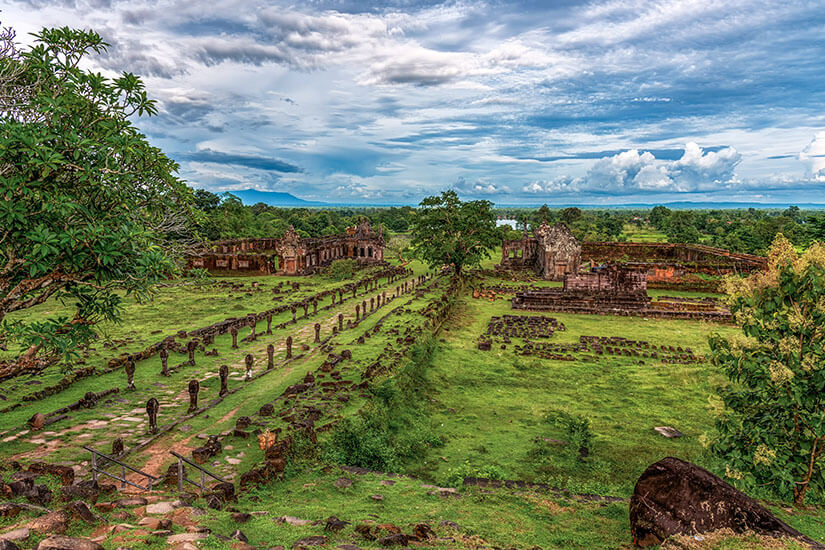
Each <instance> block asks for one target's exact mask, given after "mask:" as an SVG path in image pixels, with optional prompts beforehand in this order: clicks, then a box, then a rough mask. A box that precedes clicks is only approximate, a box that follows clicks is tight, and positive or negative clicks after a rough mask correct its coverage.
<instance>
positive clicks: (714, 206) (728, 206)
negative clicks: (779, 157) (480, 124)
mask: <svg viewBox="0 0 825 550" xmlns="http://www.w3.org/2000/svg"><path fill="white" fill-rule="evenodd" d="M659 205H661V206H667V207H668V208H671V209H673V210H737V209H748V208H755V209H757V210H760V209H762V210H765V209H771V210H775V209H782V208H787V207H788V206H791V205H795V206H798V207H799V208H801V209H803V210H823V209H825V204H822V203H799V202H798V203H792V202H779V203H766V202H691V201H676V202H651V203H642V202H640V203H624V204H581V203H569V204H549V203H548V204H547V206H548V207H549V208H565V207H568V206H578V207H579V208H585V209H601V210H631V209H634V210H649V209H651V208H653V207H654V206H659ZM495 206H496V208H538V207H539V206H540V205H539V204H538V203H535V204H501V203H496V205H495Z"/></svg>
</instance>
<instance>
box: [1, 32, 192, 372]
mask: <svg viewBox="0 0 825 550" xmlns="http://www.w3.org/2000/svg"><path fill="white" fill-rule="evenodd" d="M1 39H2V41H4V43H5V44H4V45H5V47H4V48H2V50H3V52H4V53H3V57H2V58H0V73H2V74H3V75H4V76H5V77H6V78H3V79H0V87H2V89H0V159H2V161H0V197H2V198H3V200H0V242H2V247H0V321H3V319H4V318H5V316H6V315H7V314H8V313H11V312H14V311H17V310H22V309H27V308H30V307H32V306H35V305H37V304H41V303H43V302H45V301H46V300H48V299H49V298H51V297H53V296H54V297H57V298H59V299H60V300H62V301H64V302H71V303H73V304H74V315H73V316H72V317H71V318H70V317H68V316H64V317H54V318H51V319H48V320H46V321H44V322H38V323H27V322H24V321H18V322H15V323H4V325H3V328H4V330H5V331H6V332H7V333H8V334H9V335H10V336H11V338H13V339H15V340H17V341H18V342H19V343H21V344H23V345H24V346H30V347H29V351H28V352H27V354H26V356H27V357H32V356H33V355H34V354H36V353H37V352H38V351H39V350H40V349H44V350H47V351H53V352H54V351H56V352H59V353H61V354H62V355H63V356H64V359H66V360H68V359H70V358H71V357H72V355H73V350H75V349H76V347H77V346H78V345H79V344H81V343H83V342H85V341H87V340H88V339H89V338H90V337H91V336H92V334H93V332H92V328H91V327H92V326H93V325H94V324H95V323H97V322H99V321H101V320H115V319H117V318H118V316H119V313H120V311H121V299H122V294H121V292H122V291H125V293H126V294H127V295H128V294H133V295H135V296H136V297H138V298H139V299H145V298H146V297H148V296H149V294H150V291H151V288H152V286H153V285H154V284H156V283H157V282H159V281H161V280H163V279H164V278H166V277H168V276H169V275H171V274H174V273H176V271H177V268H176V264H175V261H174V253H175V250H176V246H175V244H174V242H171V241H169V239H172V241H174V239H176V238H177V237H176V236H175V235H173V234H174V233H178V232H180V231H182V229H181V226H180V225H179V224H178V221H174V222H172V223H170V221H169V216H170V215H177V214H180V215H181V216H183V217H187V216H188V212H189V210H188V201H189V199H190V197H191V194H190V192H189V190H188V188H187V187H186V186H185V185H184V184H183V183H182V182H181V181H180V180H178V179H177V178H176V177H175V175H174V174H175V172H176V171H177V168H178V167H177V165H176V164H175V163H174V162H173V161H171V160H170V159H169V158H167V157H166V156H165V155H164V154H163V153H162V152H161V151H160V150H159V149H157V148H155V147H152V146H151V145H149V143H148V142H147V140H146V137H145V136H144V135H143V134H141V133H140V132H139V131H138V130H137V129H136V128H135V127H134V126H133V124H132V123H131V121H130V117H132V116H133V115H152V114H154V113H156V111H157V108H156V106H155V103H154V101H153V100H151V99H149V98H148V97H147V95H146V91H145V89H144V86H143V83H142V82H141V81H140V79H139V78H138V77H136V76H135V75H132V74H130V73H124V74H123V75H122V76H120V77H118V78H115V79H113V80H110V79H107V78H104V77H103V76H101V75H100V74H96V73H93V72H90V71H86V70H83V69H81V65H83V62H84V60H85V58H86V57H87V56H88V55H89V54H91V53H101V52H104V51H105V50H106V48H107V44H106V43H105V42H103V40H102V39H101V37H100V36H99V35H98V34H96V33H94V32H90V31H78V30H71V29H68V28H60V29H44V30H43V31H41V32H40V33H39V34H36V35H35V39H36V41H35V45H34V46H33V47H31V48H30V49H29V50H27V51H22V52H21V51H18V50H17V49H16V48H15V47H14V45H13V33H11V32H10V31H7V32H6V33H5V34H4V35H3V37H2V38H1Z"/></svg>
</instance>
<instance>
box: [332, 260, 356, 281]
mask: <svg viewBox="0 0 825 550" xmlns="http://www.w3.org/2000/svg"><path fill="white" fill-rule="evenodd" d="M357 270H358V263H357V262H356V261H355V260H353V259H352V258H346V259H343V260H335V261H333V262H332V263H331V264H329V267H327V269H326V271H325V273H326V275H327V277H329V278H330V279H334V280H336V281H345V280H348V279H352V278H353V277H355V272H356V271H357Z"/></svg>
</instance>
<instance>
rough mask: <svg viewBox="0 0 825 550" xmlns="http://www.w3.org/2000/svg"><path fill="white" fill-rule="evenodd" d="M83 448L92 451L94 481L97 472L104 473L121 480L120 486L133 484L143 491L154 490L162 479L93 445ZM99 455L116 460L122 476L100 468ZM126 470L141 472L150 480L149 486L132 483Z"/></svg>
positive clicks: (124, 486) (111, 460)
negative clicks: (98, 463) (102, 451)
mask: <svg viewBox="0 0 825 550" xmlns="http://www.w3.org/2000/svg"><path fill="white" fill-rule="evenodd" d="M83 448H84V449H86V450H87V451H89V452H90V453H92V479H93V480H94V481H97V474H103V475H105V476H108V477H110V478H112V479H116V480H118V481H120V488H121V489H125V488H126V485H131V486H132V487H136V488H137V489H141V490H143V491H151V490H152V485H153V484H154V483H155V482H156V481H159V480H160V478H158V477H154V476H153V475H150V474H147V473H146V472H144V471H143V470H138V469H137V468H134V467H132V466H129V465H128V464H124V463H123V462H121V461H119V460H118V459H116V458H115V457H113V456H110V455H107V454H105V453H101V452H100V451H98V450H96V449H92V448H91V447H87V446H86V445H83ZM98 456H101V457H103V458H105V459H106V460H108V461H109V462H114V463H115V464H117V465H118V466H120V476H119V477H118V476H117V475H115V474H110V473H109V472H107V471H106V470H104V469H102V468H98V465H97V457H98ZM126 470H131V471H133V472H135V473H136V474H140V475H142V476H144V477H145V478H146V479H147V481H148V483H147V486H146V487H144V486H142V485H138V484H137V483H132V482H131V481H129V480H128V479H126Z"/></svg>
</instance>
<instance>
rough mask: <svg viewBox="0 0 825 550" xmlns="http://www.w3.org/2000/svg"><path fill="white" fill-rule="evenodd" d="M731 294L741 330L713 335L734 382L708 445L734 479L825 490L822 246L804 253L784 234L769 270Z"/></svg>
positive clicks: (796, 493) (800, 495) (800, 497)
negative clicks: (731, 335)
mask: <svg viewBox="0 0 825 550" xmlns="http://www.w3.org/2000/svg"><path fill="white" fill-rule="evenodd" d="M729 292H730V295H731V311H732V312H733V314H734V318H735V320H736V322H737V324H738V325H739V326H740V327H741V328H742V333H743V334H742V335H741V336H739V337H735V338H723V337H721V336H718V335H714V336H712V337H711V338H710V347H711V351H712V358H713V361H714V363H715V364H717V365H719V366H721V367H722V369H723V370H724V372H725V373H726V374H727V376H728V377H729V378H730V381H731V383H730V384H729V385H728V386H726V387H724V388H722V389H721V390H720V395H721V398H722V400H723V402H724V405H725V408H724V412H723V414H722V416H721V417H720V418H719V420H718V421H717V428H718V436H717V438H716V439H715V440H714V441H713V443H712V449H713V450H714V451H715V453H716V454H717V455H718V456H720V457H721V458H722V459H723V460H724V461H725V464H726V473H727V476H728V477H729V478H731V479H733V480H734V481H737V480H739V481H741V482H744V483H745V484H748V485H751V486H756V485H760V486H768V487H771V488H772V489H774V490H775V491H776V492H777V493H779V494H781V495H783V496H786V497H790V496H793V499H794V502H795V503H796V504H802V503H803V502H804V500H805V495H806V494H807V493H808V492H809V491H812V490H813V491H816V492H819V493H821V491H822V490H823V489H825V472H823V468H822V453H823V450H825V247H823V246H822V245H821V244H818V243H817V244H814V245H813V246H812V247H810V248H809V249H808V250H807V251H806V252H805V253H804V254H803V255H802V256H799V255H797V253H796V252H795V251H794V249H793V245H792V244H791V243H790V241H788V240H787V239H786V238H784V237H783V236H782V235H781V234H780V235H779V236H777V238H776V239H775V240H774V243H773V245H772V246H771V248H770V253H769V267H768V269H767V270H766V271H765V272H764V273H759V274H757V275H755V276H752V277H750V278H749V279H744V280H738V281H733V280H732V281H731V284H730V288H729Z"/></svg>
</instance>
